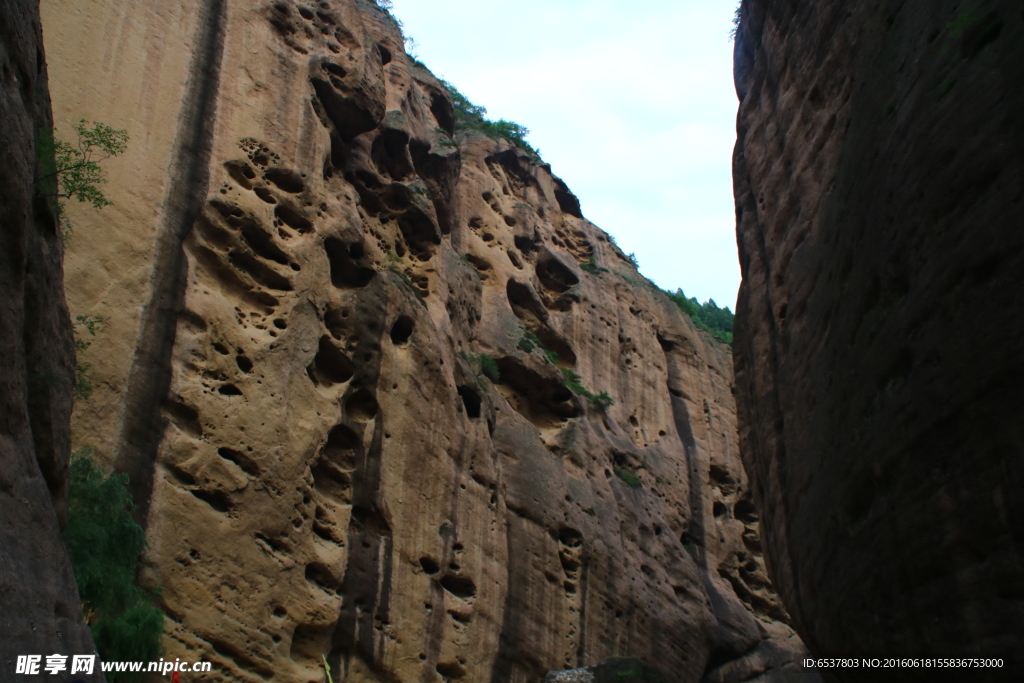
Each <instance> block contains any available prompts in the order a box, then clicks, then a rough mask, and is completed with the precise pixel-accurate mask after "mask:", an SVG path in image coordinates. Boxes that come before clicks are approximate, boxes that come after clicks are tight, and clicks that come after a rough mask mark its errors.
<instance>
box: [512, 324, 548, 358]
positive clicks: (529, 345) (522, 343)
mask: <svg viewBox="0 0 1024 683" xmlns="http://www.w3.org/2000/svg"><path fill="white" fill-rule="evenodd" d="M516 347H517V348H518V349H519V350H521V351H525V352H526V353H533V350H534V349H536V348H544V345H543V344H541V343H540V337H538V336H537V335H535V334H534V333H533V332H530V331H529V330H526V329H524V330H523V336H522V337H520V338H519V343H518V344H516Z"/></svg>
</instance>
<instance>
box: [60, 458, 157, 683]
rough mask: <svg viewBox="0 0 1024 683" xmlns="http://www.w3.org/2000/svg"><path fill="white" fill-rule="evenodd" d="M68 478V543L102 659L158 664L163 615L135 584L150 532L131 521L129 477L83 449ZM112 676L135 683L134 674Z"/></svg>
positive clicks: (79, 590) (88, 618) (146, 594)
mask: <svg viewBox="0 0 1024 683" xmlns="http://www.w3.org/2000/svg"><path fill="white" fill-rule="evenodd" d="M69 479H70V485H69V490H68V523H67V526H66V527H65V529H64V534H63V536H64V542H65V543H66V544H67V547H68V552H69V554H70V555H71V564H72V567H73V568H74V572H75V579H76V581H77V582H78V593H79V595H80V596H81V599H82V607H83V612H84V613H85V618H86V621H87V622H88V623H89V627H90V628H91V629H92V635H93V640H95V641H96V649H97V651H98V652H99V655H100V659H101V660H103V661H155V660H156V659H158V658H159V656H160V649H161V648H160V641H161V638H162V636H163V628H164V620H163V613H162V612H161V611H160V610H158V609H156V608H155V607H153V606H152V605H151V604H150V600H151V598H153V597H154V596H155V593H154V592H151V591H147V590H145V589H143V588H140V587H139V586H137V585H136V584H135V575H136V574H137V572H138V570H139V563H140V561H141V555H142V551H143V550H144V549H145V548H146V533H145V531H143V529H142V527H141V526H139V525H138V524H137V523H136V522H135V520H133V519H132V515H131V511H132V507H133V506H132V501H131V496H130V494H129V493H128V489H127V484H128V476H127V475H125V474H107V473H105V472H104V471H103V470H102V469H101V468H100V467H98V466H97V465H96V464H94V463H93V461H92V450H91V449H83V450H80V451H76V452H75V453H73V454H72V457H71V471H70V477H69ZM107 677H108V680H110V681H127V680H132V678H131V675H130V674H117V673H109V674H107ZM136 678H137V676H136Z"/></svg>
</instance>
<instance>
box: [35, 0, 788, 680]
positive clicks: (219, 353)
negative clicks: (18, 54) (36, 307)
mask: <svg viewBox="0 0 1024 683" xmlns="http://www.w3.org/2000/svg"><path fill="white" fill-rule="evenodd" d="M74 7H75V6H74V5H73V6H72V7H71V8H66V9H65V10H64V11H58V9H59V7H58V4H56V3H54V4H52V5H51V6H50V7H49V8H48V9H46V8H44V9H46V12H45V17H46V25H47V35H48V39H54V40H60V39H64V40H67V41H68V44H69V45H70V46H72V47H69V48H68V49H67V50H66V51H65V52H63V53H62V54H61V56H60V57H59V58H58V59H57V60H55V62H54V63H55V66H54V73H55V74H56V75H55V81H56V82H57V84H58V85H57V86H56V87H55V101H56V102H57V105H56V106H57V111H58V116H63V117H69V118H70V117H78V116H83V115H84V116H86V117H92V118H96V119H98V120H103V121H106V122H109V123H111V124H112V125H117V126H118V127H125V128H128V130H129V132H130V133H132V136H133V138H132V140H133V142H132V146H131V147H130V149H129V153H128V155H126V156H125V157H124V159H123V160H122V159H121V158H118V159H116V160H112V161H116V162H118V163H117V164H111V166H110V172H111V183H110V190H111V192H110V196H111V199H113V200H114V201H115V207H110V208H116V211H115V212H113V213H112V214H107V213H106V211H107V210H104V213H103V214H102V215H98V214H89V215H82V216H80V217H78V220H79V222H80V226H81V227H80V228H79V230H78V232H77V233H76V234H75V236H74V237H73V240H72V242H71V246H70V253H69V256H68V264H69V281H71V282H74V283H75V285H76V286H75V287H74V288H73V289H72V290H71V297H72V298H71V300H72V305H73V306H75V307H76V310H81V311H82V312H88V313H93V314H97V313H98V314H102V315H103V316H104V317H105V318H106V319H108V320H109V321H110V323H109V326H108V327H107V328H105V330H104V332H103V334H102V335H101V336H100V337H98V338H97V340H96V341H95V342H94V344H93V346H92V347H90V349H89V357H88V360H89V362H91V363H93V366H94V367H95V368H96V373H97V375H96V376H97V379H98V380H99V381H100V382H102V384H103V387H102V389H101V390H97V391H96V392H95V393H94V395H93V397H92V399H91V400H90V401H89V402H87V403H85V404H83V405H82V406H80V407H79V408H78V409H77V412H76V423H75V424H76V439H77V440H78V441H79V442H80V443H82V444H90V445H94V446H95V447H96V448H97V450H98V451H101V452H104V453H105V454H106V455H107V457H108V458H109V459H110V462H111V463H113V464H115V465H116V466H117V467H118V468H120V469H122V470H124V471H127V472H129V473H131V475H132V477H133V482H134V490H135V493H136V496H137V497H138V498H139V502H140V505H143V506H145V507H146V509H147V510H148V518H147V519H148V522H147V534H148V538H149V542H150V546H151V548H150V553H149V557H148V566H147V569H146V571H145V572H144V580H145V581H146V582H147V583H151V584H153V585H156V586H160V587H161V588H162V591H163V592H162V601H163V608H164V609H165V611H166V612H167V615H168V621H167V639H166V645H167V652H168V655H169V656H174V657H179V656H180V657H181V658H182V659H198V658H202V659H207V658H208V659H211V660H212V661H213V662H214V673H213V675H212V677H211V678H210V680H223V681H254V682H255V681H262V680H287V681H307V680H309V681H318V680H320V679H321V678H322V671H321V670H320V669H319V666H320V662H321V656H322V655H327V656H328V659H329V660H330V661H331V662H332V665H333V666H334V667H335V673H336V674H338V676H336V680H338V679H339V678H340V679H341V680H346V681H353V682H354V681H437V680H441V679H442V678H443V679H448V680H454V679H462V680H467V681H495V682H496V683H497V682H498V681H522V682H526V681H530V682H536V681H539V680H541V679H542V678H543V677H544V675H545V673H546V672H547V671H548V670H550V669H561V668H568V667H576V666H580V665H584V664H590V663H592V662H595V661H598V660H600V659H603V658H606V657H608V656H612V655H620V654H622V655H630V656H634V657H642V658H646V659H649V660H650V661H652V662H656V663H657V664H658V665H659V666H661V667H664V669H665V670H666V671H667V672H672V674H673V676H674V680H680V681H696V680H700V679H701V678H702V677H703V676H704V674H705V673H706V672H707V673H708V675H709V677H710V680H721V681H725V680H728V681H738V680H745V679H748V678H752V677H753V676H756V675H757V674H759V673H761V672H763V671H764V670H765V669H767V668H771V667H779V666H781V665H783V664H785V663H786V662H787V658H786V657H785V656H783V657H776V658H775V659H774V660H771V661H770V662H769V661H768V659H767V658H765V657H763V656H762V654H761V652H760V650H758V647H759V644H762V643H763V642H778V643H780V644H781V646H782V647H784V648H786V649H787V650H789V651H799V649H800V647H801V646H800V643H799V639H798V638H796V637H795V636H793V634H792V631H791V630H789V628H788V626H786V625H785V624H784V623H783V619H784V618H785V615H784V613H783V612H782V611H781V609H780V608H779V607H778V599H777V597H775V596H774V593H773V591H772V590H771V588H770V586H768V585H767V582H766V579H765V575H764V567H763V562H762V560H761V551H760V548H759V546H758V528H757V526H758V521H757V517H756V514H755V513H754V512H753V511H752V510H751V509H750V502H749V491H748V487H747V483H746V477H745V475H744V473H743V469H742V467H741V465H740V461H739V458H738V452H737V447H736V426H735V414H734V408H733V403H732V397H731V388H730V384H731V381H732V367H731V363H732V360H731V356H730V352H729V349H728V348H727V347H723V346H722V345H720V344H718V343H716V342H714V341H713V340H711V339H710V338H709V337H707V336H705V335H704V334H703V333H700V332H698V331H697V330H696V328H695V327H694V326H693V325H692V323H691V322H690V321H689V320H688V319H687V318H685V317H684V316H682V315H681V314H680V313H679V311H678V309H677V308H676V307H675V305H674V304H673V303H672V302H671V301H670V300H669V299H668V298H667V297H666V296H664V295H663V294H661V293H659V292H657V291H656V290H655V289H654V288H652V287H651V286H650V285H649V283H647V282H646V281H645V280H643V278H642V277H641V276H639V274H638V273H637V272H636V270H635V269H634V268H633V267H632V266H631V265H630V264H629V262H628V260H627V259H626V257H625V256H624V255H623V254H622V253H621V252H620V251H619V250H618V249H617V248H616V247H615V246H614V244H613V243H611V242H610V240H609V238H608V236H607V235H605V234H604V233H603V232H601V231H600V230H598V229H597V228H596V227H595V226H593V225H592V224H590V223H589V222H588V221H586V220H585V219H583V218H582V217H581V211H580V208H579V203H578V202H577V201H576V199H575V197H573V196H572V194H571V192H570V191H569V190H568V188H567V187H566V186H565V184H564V183H563V182H562V181H561V180H559V179H558V178H556V177H555V176H553V175H552V173H551V169H550V168H549V167H548V166H546V165H544V164H540V163H537V162H535V161H531V160H530V159H529V158H528V157H526V156H525V155H523V154H522V153H520V152H518V151H517V150H515V149H512V148H510V147H509V145H508V144H507V143H505V142H496V141H493V140H490V139H488V138H484V137H479V136H472V135H470V136H463V135H460V136H458V139H457V140H454V139H453V138H452V137H451V133H452V131H453V115H452V109H451V103H450V101H449V99H448V97H447V95H446V93H445V91H444V88H443V86H442V85H441V84H440V83H439V82H438V81H437V80H436V79H435V78H434V77H433V76H432V75H431V74H430V73H429V72H428V71H426V70H425V69H423V68H421V67H420V66H418V65H416V64H415V63H414V62H413V61H412V60H411V59H409V58H408V57H407V56H406V55H405V54H404V52H403V50H402V46H403V42H402V37H401V35H400V33H399V31H398V27H397V26H396V25H395V23H394V22H393V20H392V19H391V18H390V17H389V16H388V15H387V14H386V13H384V12H383V11H381V10H380V9H379V8H377V7H375V6H374V5H371V4H368V3H366V2H361V1H358V2H357V1H355V0H346V1H344V2H342V1H338V2H333V3H327V2H325V3H318V4H309V3H293V2H280V3H267V4H251V3H241V2H224V3H219V2H216V1H214V0H210V1H209V2H190V3H185V4H182V3H175V4H174V5H173V6H172V5H171V4H167V3H162V2H155V1H154V2H147V3H134V4H131V5H126V4H121V3H114V2H111V3H107V4H104V3H98V4H95V5H94V7H95V9H93V10H91V11H90V12H89V16H88V18H86V19H84V20H83V21H75V18H76V17H78V16H79V15H77V14H76V12H75V11H74ZM159 22H163V23H162V24H160V25H161V26H163V28H161V29H160V31H162V33H160V34H159V35H161V36H162V38H160V39H156V38H154V32H155V31H156V30H157V29H156V26H157V25H158V23H159ZM79 34H81V35H82V36H84V37H83V38H81V39H79V38H77V37H75V36H77V35H79ZM92 43H96V44H103V45H107V46H109V47H108V48H105V50H104V51H103V52H102V53H100V52H98V51H89V50H88V49H87V47H88V45H89V44H92ZM58 64H59V66H58ZM128 65H131V66H132V67H134V68H127V66H128ZM83 68H84V69H86V70H94V71H95V72H96V73H98V74H99V76H98V77H97V78H95V79H94V80H95V82H96V85H95V86H94V87H92V86H90V87H89V88H84V87H83V86H82V85H81V83H80V81H79V80H76V79H75V78H74V74H76V73H77V70H78V69H83ZM123 70H126V73H125V75H124V76H123V77H122V75H121V73H122V71H123ZM139 70H143V71H146V70H148V73H150V74H152V76H151V77H150V78H140V77H139V76H138V73H139ZM76 109H77V110H81V109H84V110H85V111H84V112H82V113H81V114H79V113H72V111H74V110H76ZM150 136H152V137H150ZM136 219H137V220H136ZM591 258H593V259H594V261H593V262H594V264H596V266H598V267H599V268H600V269H599V270H596V271H588V270H586V269H584V268H582V267H581V266H582V265H586V264H588V263H590V259H591ZM527 332H529V333H531V334H532V335H535V337H536V338H537V339H539V340H540V342H541V345H542V346H543V348H544V349H547V350H549V351H550V352H551V357H550V358H548V357H547V356H546V355H545V354H544V353H543V349H542V348H532V349H530V346H531V343H528V342H529V340H530V339H532V337H530V336H529V335H527ZM584 389H585V390H587V391H589V392H592V393H593V394H600V393H601V392H607V394H608V395H609V396H610V397H612V398H613V399H614V404H613V405H611V406H608V407H605V408H602V407H600V406H598V405H596V404H593V403H592V402H591V401H589V400H588V399H587V398H586V394H585V393H584ZM634 478H635V479H634ZM630 482H633V483H634V484H637V485H636V486H631V485H630ZM766 639H772V640H767V641H766ZM748 653H750V656H746V657H745V655H747V654H748ZM739 662H746V665H745V668H743V671H742V672H741V673H737V672H736V671H735V670H734V669H735V667H736V666H738V663H739ZM730 663H731V665H732V666H733V669H727V668H726V669H723V668H722V667H728V666H729V665H730ZM741 668H742V667H741Z"/></svg>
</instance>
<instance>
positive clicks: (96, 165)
mask: <svg viewBox="0 0 1024 683" xmlns="http://www.w3.org/2000/svg"><path fill="white" fill-rule="evenodd" d="M54 131H56V128H55V129H54ZM75 132H76V133H78V142H77V143H76V144H72V143H69V142H65V141H63V140H58V139H56V138H55V137H53V135H43V136H42V137H41V138H40V139H39V141H38V143H37V147H38V154H39V155H40V161H41V162H42V166H43V171H44V175H43V176H42V177H41V178H39V179H38V183H39V185H40V189H41V190H42V194H43V195H45V196H48V197H56V198H57V199H72V198H74V199H78V201H80V202H89V203H91V204H92V205H93V207H94V208H97V209H101V208H103V207H104V206H110V203H111V202H110V200H108V199H107V198H106V197H105V196H104V195H103V192H102V191H101V190H100V189H99V187H97V186H98V185H100V184H101V183H105V182H107V178H106V174H105V173H104V172H103V169H102V168H100V162H101V161H104V160H106V159H109V158H110V157H116V156H118V155H120V154H123V153H124V151H125V150H126V149H127V148H128V133H127V132H126V131H124V130H115V129H114V128H111V127H110V126H108V125H106V124H103V123H97V122H95V121H94V122H93V124H92V127H91V128H90V127H89V126H87V125H86V123H85V119H82V120H80V121H79V122H78V125H76V126H75Z"/></svg>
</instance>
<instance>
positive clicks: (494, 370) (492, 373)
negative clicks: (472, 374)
mask: <svg viewBox="0 0 1024 683" xmlns="http://www.w3.org/2000/svg"><path fill="white" fill-rule="evenodd" d="M478 358H479V361H480V371H481V372H483V373H484V376H485V377H487V379H489V380H491V381H492V382H498V381H500V380H501V370H500V369H499V368H498V363H497V362H496V361H495V360H494V359H493V358H491V357H490V356H488V355H487V354H486V353H481V354H480V356H479V357H478Z"/></svg>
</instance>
